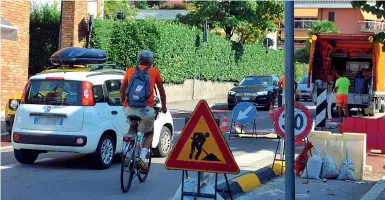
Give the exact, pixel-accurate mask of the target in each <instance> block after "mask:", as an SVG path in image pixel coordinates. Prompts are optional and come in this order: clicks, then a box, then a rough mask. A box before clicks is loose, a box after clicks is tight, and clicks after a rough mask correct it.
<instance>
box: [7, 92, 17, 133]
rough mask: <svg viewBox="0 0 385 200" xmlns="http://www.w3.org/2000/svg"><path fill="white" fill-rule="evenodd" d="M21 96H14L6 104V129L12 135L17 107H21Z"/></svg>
mask: <svg viewBox="0 0 385 200" xmlns="http://www.w3.org/2000/svg"><path fill="white" fill-rule="evenodd" d="M20 99H21V94H15V95H12V96H11V97H10V98H9V99H8V101H7V103H6V104H5V112H4V113H5V129H6V131H7V132H8V133H9V135H11V132H12V126H13V121H14V119H15V114H16V110H17V107H18V106H19V103H20Z"/></svg>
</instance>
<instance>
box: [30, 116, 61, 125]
mask: <svg viewBox="0 0 385 200" xmlns="http://www.w3.org/2000/svg"><path fill="white" fill-rule="evenodd" d="M33 123H34V124H41V125H56V126H62V125H63V118H53V117H35V119H34V120H33Z"/></svg>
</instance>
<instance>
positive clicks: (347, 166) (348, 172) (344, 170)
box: [337, 148, 357, 181]
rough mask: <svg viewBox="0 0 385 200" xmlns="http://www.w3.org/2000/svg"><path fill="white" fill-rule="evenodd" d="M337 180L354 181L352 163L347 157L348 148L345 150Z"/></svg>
mask: <svg viewBox="0 0 385 200" xmlns="http://www.w3.org/2000/svg"><path fill="white" fill-rule="evenodd" d="M337 179H338V180H351V181H356V180H357V179H356V177H355V175H354V163H353V160H352V159H351V158H349V156H348V148H346V158H345V159H344V160H343V161H342V163H341V167H340V175H339V176H338V178H337Z"/></svg>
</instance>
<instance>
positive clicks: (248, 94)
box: [227, 75, 279, 110]
mask: <svg viewBox="0 0 385 200" xmlns="http://www.w3.org/2000/svg"><path fill="white" fill-rule="evenodd" d="M278 81H279V78H278V77H277V76H275V75H271V76H246V77H245V78H244V79H243V80H242V81H241V82H239V84H234V85H235V86H236V87H234V88H232V89H231V90H230V91H229V93H228V95H227V105H228V108H229V109H230V110H232V109H233V108H234V106H235V105H237V103H240V102H251V103H253V104H254V106H256V107H263V108H266V109H268V108H269V107H270V105H272V104H273V103H274V102H275V97H276V96H277V95H278V92H279V88H278Z"/></svg>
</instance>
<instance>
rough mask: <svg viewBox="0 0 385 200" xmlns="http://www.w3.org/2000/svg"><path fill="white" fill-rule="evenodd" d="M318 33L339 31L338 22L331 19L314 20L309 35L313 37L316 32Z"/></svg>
mask: <svg viewBox="0 0 385 200" xmlns="http://www.w3.org/2000/svg"><path fill="white" fill-rule="evenodd" d="M317 33H330V34H333V33H339V31H338V30H337V28H336V24H335V23H334V22H331V21H321V20H317V21H313V23H312V26H311V28H310V29H309V31H308V35H309V36H310V37H311V36H312V35H314V34H317Z"/></svg>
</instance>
